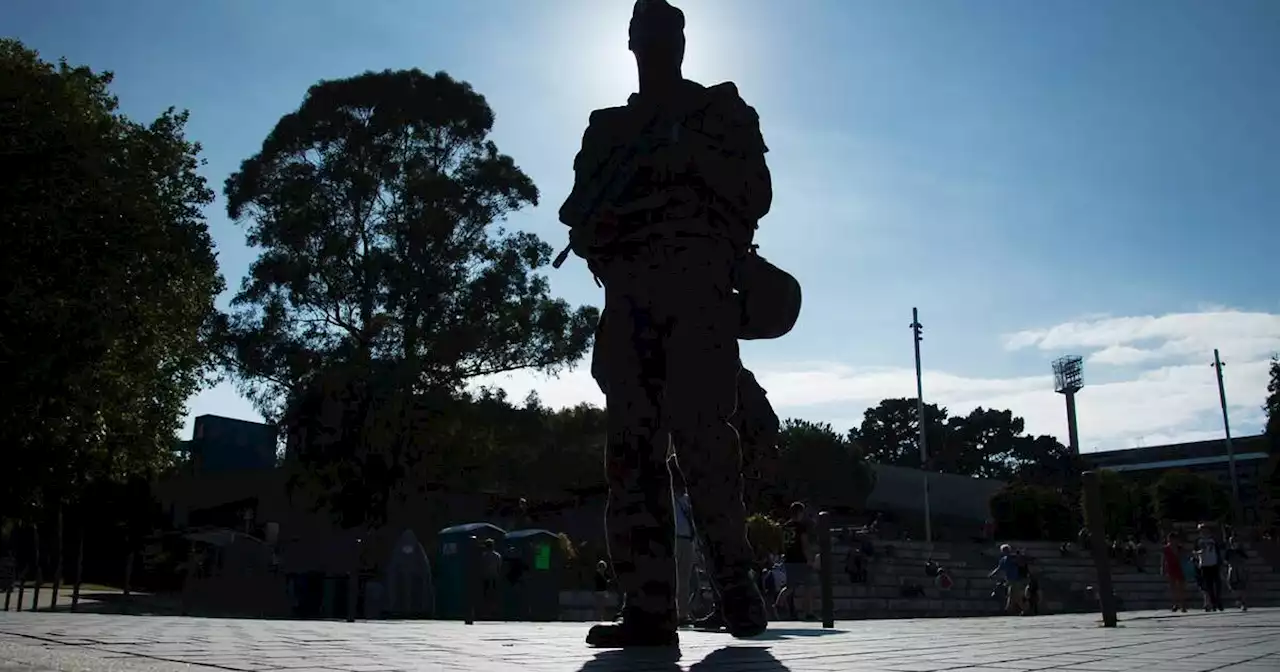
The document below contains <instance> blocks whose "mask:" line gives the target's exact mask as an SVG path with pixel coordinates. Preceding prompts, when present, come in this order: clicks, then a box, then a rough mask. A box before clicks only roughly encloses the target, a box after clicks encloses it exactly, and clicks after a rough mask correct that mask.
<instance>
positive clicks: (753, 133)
mask: <svg viewBox="0 0 1280 672" xmlns="http://www.w3.org/2000/svg"><path fill="white" fill-rule="evenodd" d="M710 93H711V95H712V102H711V104H710V105H709V106H708V109H707V126H708V128H707V130H708V131H711V133H710V134H711V135H712V136H714V137H717V138H718V139H720V142H718V143H716V145H714V146H712V145H700V146H698V147H697V149H696V150H695V153H694V162H695V164H696V165H697V166H698V173H699V175H700V176H701V177H702V180H703V181H704V182H705V183H706V185H707V186H708V187H709V188H710V189H711V190H712V191H714V192H715V193H716V194H717V195H719V196H720V198H723V199H724V200H725V201H727V202H728V203H729V204H730V205H732V206H733V207H734V208H736V209H737V210H738V211H739V212H740V213H741V215H742V216H743V217H744V218H745V219H747V220H750V221H755V220H758V219H760V218H762V217H764V216H765V215H766V214H768V213H769V208H770V206H771V205H772V204H773V180H772V177H771V176H770V174H769V166H768V164H767V163H766V162H765V157H764V155H765V153H767V152H768V151H769V148H768V147H767V146H766V145H765V144H764V137H763V136H762V135H761V133H760V115H759V114H757V113H756V111H755V108H753V107H751V106H750V105H748V104H747V103H746V101H744V100H743V99H742V97H741V96H740V95H738V90H737V87H735V86H734V85H733V83H731V82H726V83H724V84H720V85H718V86H715V87H713V88H712V89H711V91H710Z"/></svg>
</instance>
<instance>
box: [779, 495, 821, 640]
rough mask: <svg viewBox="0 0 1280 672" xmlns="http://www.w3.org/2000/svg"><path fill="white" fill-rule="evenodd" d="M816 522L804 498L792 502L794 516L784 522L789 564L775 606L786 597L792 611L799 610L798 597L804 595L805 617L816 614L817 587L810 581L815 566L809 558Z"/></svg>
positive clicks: (784, 555) (785, 561)
mask: <svg viewBox="0 0 1280 672" xmlns="http://www.w3.org/2000/svg"><path fill="white" fill-rule="evenodd" d="M811 535H812V526H811V525H810V524H809V520H808V518H807V517H806V515H805V506H804V504H803V503H801V502H796V503H794V504H792V505H791V519H790V520H788V521H787V522H785V523H783V524H782V562H783V565H785V567H786V574H787V585H786V586H785V587H783V589H782V592H781V593H778V599H777V600H775V601H774V603H773V607H774V609H778V608H780V606H779V605H781V604H782V603H783V600H786V601H787V602H788V604H789V605H790V611H791V613H792V614H795V613H796V604H795V602H796V597H797V596H799V598H800V608H801V611H802V613H803V614H804V617H805V618H812V617H813V595H812V593H813V591H812V590H811V588H810V586H809V584H810V581H811V579H812V578H813V569H812V568H811V567H810V565H809V562H810V560H812V558H813V556H812V554H811V550H810V548H811V546H810V545H811V540H810V537H811Z"/></svg>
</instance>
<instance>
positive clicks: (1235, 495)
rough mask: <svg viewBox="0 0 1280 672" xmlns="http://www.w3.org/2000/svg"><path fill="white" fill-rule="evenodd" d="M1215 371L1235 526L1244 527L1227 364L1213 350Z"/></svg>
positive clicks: (1215, 350) (1216, 350)
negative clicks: (1229, 414) (1224, 370)
mask: <svg viewBox="0 0 1280 672" xmlns="http://www.w3.org/2000/svg"><path fill="white" fill-rule="evenodd" d="M1210 366H1212V367H1213V370H1214V371H1215V372H1216V373H1217V374H1218V402H1219V403H1220V404H1222V431H1223V433H1225V434H1226V442H1227V473H1228V474H1229V475H1230V477H1231V512H1232V514H1233V515H1234V516H1235V524H1236V525H1243V524H1244V517H1243V516H1242V515H1241V513H1242V512H1241V510H1240V481H1239V479H1237V478H1236V451H1235V448H1234V447H1233V446H1232V445H1231V421H1230V420H1229V419H1228V417H1227V388H1226V386H1224V385H1223V384H1222V367H1224V366H1226V364H1223V363H1222V359H1221V358H1220V357H1218V349H1217V348H1214V349H1213V364H1210Z"/></svg>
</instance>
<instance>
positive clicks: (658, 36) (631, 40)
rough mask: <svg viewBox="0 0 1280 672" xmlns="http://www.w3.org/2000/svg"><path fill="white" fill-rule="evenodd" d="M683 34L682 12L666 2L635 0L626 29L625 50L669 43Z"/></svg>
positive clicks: (661, 0) (663, 0)
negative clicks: (629, 22)
mask: <svg viewBox="0 0 1280 672" xmlns="http://www.w3.org/2000/svg"><path fill="white" fill-rule="evenodd" d="M683 33H684V12H682V11H680V9H679V8H677V7H672V6H671V5H670V4H668V3H667V1H666V0H636V4H635V7H633V8H632V10H631V24H630V26H628V29H627V38H628V41H627V48H628V49H630V50H631V51H635V50H636V48H637V47H641V46H644V45H651V44H661V43H670V42H673V41H675V40H676V39H678V38H679V37H681V36H682V35H683Z"/></svg>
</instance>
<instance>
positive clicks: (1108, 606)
mask: <svg viewBox="0 0 1280 672" xmlns="http://www.w3.org/2000/svg"><path fill="white" fill-rule="evenodd" d="M1080 479H1081V481H1082V483H1083V485H1084V515H1085V519H1086V520H1087V521H1088V523H1089V537H1090V541H1091V542H1092V543H1090V544H1089V547H1090V549H1091V550H1092V551H1093V564H1094V566H1095V567H1097V569H1098V581H1097V585H1096V586H1095V591H1096V592H1097V594H1098V604H1099V605H1100V606H1101V608H1102V625H1103V626H1104V627H1107V628H1114V627H1116V599H1115V593H1114V592H1113V590H1112V587H1111V560H1110V559H1109V558H1108V557H1107V547H1106V546H1107V545H1106V544H1105V543H1103V541H1102V540H1104V539H1106V538H1107V529H1106V526H1105V525H1104V524H1103V522H1102V521H1103V519H1102V517H1103V515H1105V513H1106V511H1105V508H1104V507H1103V504H1102V488H1101V486H1100V485H1099V483H1098V474H1097V473H1096V472H1093V471H1086V472H1084V473H1082V474H1080Z"/></svg>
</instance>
